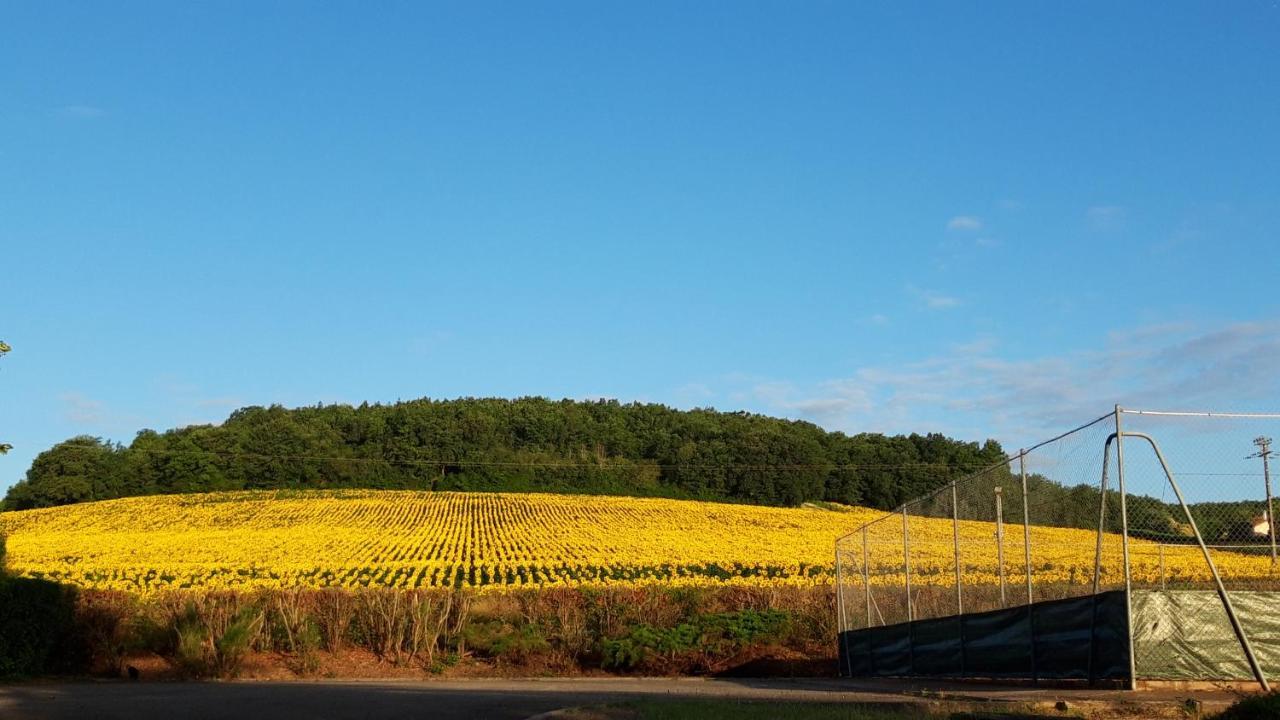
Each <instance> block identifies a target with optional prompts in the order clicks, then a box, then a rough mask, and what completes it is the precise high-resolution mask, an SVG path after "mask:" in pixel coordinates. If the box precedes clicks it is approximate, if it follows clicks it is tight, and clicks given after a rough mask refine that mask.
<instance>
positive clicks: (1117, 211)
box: [1085, 205, 1128, 230]
mask: <svg viewBox="0 0 1280 720" xmlns="http://www.w3.org/2000/svg"><path fill="white" fill-rule="evenodd" d="M1127 215H1128V211H1127V210H1125V209H1124V208H1123V207H1122V206H1120V205H1094V206H1093V207H1091V208H1089V209H1088V210H1086V211H1085V220H1086V221H1088V223H1089V227H1091V228H1093V229H1094V230H1117V229H1119V228H1120V227H1121V226H1122V225H1123V224H1124V221H1125V217H1126V216H1127Z"/></svg>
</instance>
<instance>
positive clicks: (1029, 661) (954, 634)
mask: <svg viewBox="0 0 1280 720" xmlns="http://www.w3.org/2000/svg"><path fill="white" fill-rule="evenodd" d="M1128 637H1129V636H1128V625H1127V623H1126V617H1125V602H1124V593H1123V592H1107V593H1101V594H1098V595H1090V596H1086V597H1080V598H1070V599H1067V600H1050V601H1045V602H1039V603H1035V604H1033V605H1024V606H1021V607H1016V608H1009V609H1007V610H993V611H991V612H983V613H969V614H965V615H954V616H951V617H944V618H935V619H930V620H917V621H915V622H910V623H898V624H896V625H886V626H882V627H872V628H865V629H862V630H851V631H847V632H844V633H841V635H840V647H839V650H840V669H841V674H843V675H845V676H848V677H868V676H881V677H957V678H962V677H967V678H1010V679H1015V678H1016V679H1029V680H1036V679H1073V680H1088V681H1091V682H1095V681H1099V680H1106V681H1116V680H1124V679H1127V678H1128V677H1129V645H1128Z"/></svg>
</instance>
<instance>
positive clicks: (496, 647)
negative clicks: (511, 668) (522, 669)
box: [462, 619, 551, 664]
mask: <svg viewBox="0 0 1280 720" xmlns="http://www.w3.org/2000/svg"><path fill="white" fill-rule="evenodd" d="M462 638H463V640H464V641H465V643H466V644H467V645H468V646H470V647H471V648H472V649H474V650H476V651H478V652H481V653H484V654H485V655H488V656H489V657H492V658H496V659H498V660H507V661H511V662H514V663H517V664H520V663H525V662H528V660H529V659H530V658H532V657H534V656H535V655H540V654H543V653H546V652H547V651H549V650H550V649H551V644H550V643H548V642H547V638H546V635H545V634H544V633H543V630H542V627H541V626H540V625H539V624H538V623H525V622H522V623H519V624H512V623H509V622H506V621H505V620H500V619H491V620H475V621H473V622H471V623H470V624H468V625H467V626H466V628H465V629H464V630H463V633H462Z"/></svg>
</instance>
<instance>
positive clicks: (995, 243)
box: [973, 237, 1000, 248]
mask: <svg viewBox="0 0 1280 720" xmlns="http://www.w3.org/2000/svg"><path fill="white" fill-rule="evenodd" d="M973 244H974V245H977V246H978V247H980V248H993V247H1000V241H999V240H996V239H995V238H989V237H980V238H978V239H977V240H974V241H973Z"/></svg>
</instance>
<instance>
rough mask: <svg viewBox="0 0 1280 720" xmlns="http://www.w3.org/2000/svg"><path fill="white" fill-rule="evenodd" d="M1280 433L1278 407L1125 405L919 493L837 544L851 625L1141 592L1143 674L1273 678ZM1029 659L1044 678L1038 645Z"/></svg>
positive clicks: (843, 617) (844, 617)
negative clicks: (1160, 409) (1273, 478)
mask: <svg viewBox="0 0 1280 720" xmlns="http://www.w3.org/2000/svg"><path fill="white" fill-rule="evenodd" d="M1275 430H1280V415H1247V416H1246V415H1223V414H1210V413H1199V414H1192V413H1180V414H1169V413H1152V412H1142V411H1128V410H1121V409H1118V408H1117V410H1116V411H1115V412H1113V413H1108V414H1107V415H1104V416H1102V417H1099V418H1097V419H1096V420H1093V421H1092V422H1089V423H1086V424H1085V425H1083V426H1081V427H1079V428H1076V429H1075V430H1072V431H1070V432H1068V433H1065V434H1063V435H1061V436H1059V437H1056V438H1054V439H1052V440H1049V441H1046V442H1043V443H1040V444H1038V445H1036V446H1034V447H1032V448H1029V449H1027V450H1025V451H1020V452H1018V453H1016V454H1014V455H1011V456H1010V457H1009V458H1008V459H1007V460H1006V461H1005V462H1002V463H1000V464H997V465H994V466H991V467H988V468H985V469H983V470H981V471H979V472H976V473H973V474H971V475H968V476H966V477H963V478H959V479H957V480H955V481H954V482H952V483H950V484H946V485H944V486H942V487H941V488H940V489H938V490H937V491H935V492H933V493H932V494H930V495H927V496H924V497H921V498H917V499H915V500H912V501H909V502H907V503H906V504H905V505H903V506H902V507H900V508H898V509H897V510H896V511H894V512H890V513H886V514H885V515H884V516H882V517H880V518H878V519H876V520H874V521H872V522H869V523H867V524H865V525H863V526H862V527H860V528H858V529H856V530H855V531H853V532H852V533H850V534H849V535H846V536H844V537H842V538H841V539H840V540H838V541H837V543H836V562H837V568H838V573H839V599H838V609H839V615H840V617H839V623H840V630H841V632H842V637H844V633H845V632H847V631H857V630H862V629H870V628H887V627H889V626H894V625H897V624H900V623H907V622H914V621H926V620H930V619H936V618H949V617H959V616H964V617H970V616H973V615H974V614H978V613H988V614H990V613H993V612H995V611H1000V610H1006V609H1011V608H1019V607H1023V606H1032V607H1036V608H1039V607H1041V606H1042V605H1043V604H1044V603H1045V602H1046V601H1055V600H1065V599H1068V598H1089V597H1093V598H1097V597H1103V596H1104V595H1105V594H1107V593H1110V592H1111V591H1129V592H1128V593H1127V594H1125V595H1123V599H1122V601H1123V603H1124V608H1125V611H1124V614H1125V615H1126V616H1127V622H1123V621H1124V618H1122V619H1121V621H1122V627H1123V632H1124V633H1125V634H1126V635H1127V638H1126V639H1125V644H1126V645H1127V647H1126V648H1124V650H1125V651H1126V654H1128V655H1129V657H1128V658H1126V659H1125V660H1124V662H1123V671H1124V673H1125V674H1126V675H1127V676H1128V677H1129V678H1130V679H1131V680H1132V679H1134V678H1142V679H1203V680H1209V679H1213V680H1217V679H1247V678H1255V679H1258V680H1259V681H1262V682H1263V684H1264V685H1265V679H1264V678H1265V674H1266V673H1280V619H1277V620H1274V621H1273V620H1271V617H1273V616H1274V612H1272V611H1271V610H1270V609H1271V608H1273V607H1275V606H1276V605H1277V603H1280V573H1278V572H1277V568H1278V565H1277V563H1276V561H1275V550H1274V544H1275V537H1274V536H1275V532H1276V524H1275V523H1274V522H1273V521H1272V519H1271V518H1272V514H1271V512H1270V511H1269V509H1268V505H1269V502H1270V501H1269V497H1270V489H1269V488H1270V480H1269V478H1268V477H1267V475H1268V472H1267V469H1268V467H1269V466H1270V465H1273V464H1274V463H1271V462H1270V461H1271V458H1270V457H1269V452H1270V450H1269V441H1268V440H1267V438H1269V437H1271V436H1272V435H1273V434H1275ZM1121 490H1123V492H1121ZM1117 597H1119V596H1117ZM1050 604H1052V603H1050ZM1061 607H1066V606H1065V605H1061ZM1092 607H1093V608H1094V609H1093V613H1094V618H1090V619H1088V623H1089V629H1090V632H1091V633H1092V632H1093V631H1094V630H1095V629H1096V625H1097V621H1096V618H1097V613H1098V610H1097V609H1096V608H1097V605H1096V603H1095V604H1094V605H1093V606H1092ZM992 617H996V615H992ZM1010 617H1013V616H1010ZM1034 624H1035V623H1034V622H1033V621H1032V620H1031V616H1030V615H1027V619H1026V625H1027V626H1028V630H1027V631H1028V633H1030V632H1031V630H1032V628H1031V626H1032V625H1034ZM956 627H957V628H959V627H960V626H959V625H957V626H956ZM957 632H958V633H960V634H961V635H963V634H964V632H965V631H962V630H959V629H958V630H957ZM1089 638H1090V639H1088V640H1086V642H1088V643H1090V644H1091V646H1092V645H1093V644H1095V641H1096V638H1094V636H1093V635H1092V634H1091V635H1089ZM908 641H909V642H915V638H914V636H912V637H910V638H908ZM970 641H971V639H969V638H963V639H962V640H961V644H960V648H961V653H962V654H963V653H964V652H965V650H964V648H965V647H966V646H965V645H964V643H966V642H970ZM1029 642H1032V641H1029ZM843 650H845V648H842V651H843ZM870 651H871V650H870V649H868V652H870ZM1086 655H1087V659H1086V660H1085V661H1083V662H1085V663H1086V664H1088V665H1090V666H1092V665H1094V664H1095V662H1098V659H1097V658H1095V656H1094V654H1093V653H1092V651H1089V652H1088V653H1086ZM1027 662H1028V663H1029V664H1031V665H1032V666H1033V667H1031V668H1030V672H1031V673H1032V674H1033V675H1034V674H1035V673H1036V672H1037V671H1036V669H1035V668H1034V665H1035V664H1036V662H1037V661H1036V651H1035V650H1034V649H1033V650H1032V651H1031V652H1030V654H1029V655H1028V660H1027ZM1130 669H1131V670H1132V672H1130ZM1089 672H1091V673H1095V674H1096V672H1097V669H1096V668H1091V669H1090V670H1089ZM1011 673H1012V674H1021V671H1020V670H1018V669H1014V670H1013V671H1011ZM953 674H954V673H953ZM1094 677H1095V675H1090V677H1089V679H1091V680H1092V679H1094Z"/></svg>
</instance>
